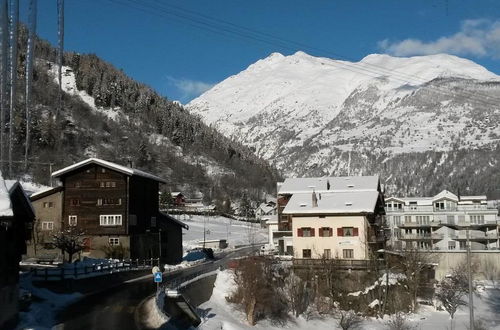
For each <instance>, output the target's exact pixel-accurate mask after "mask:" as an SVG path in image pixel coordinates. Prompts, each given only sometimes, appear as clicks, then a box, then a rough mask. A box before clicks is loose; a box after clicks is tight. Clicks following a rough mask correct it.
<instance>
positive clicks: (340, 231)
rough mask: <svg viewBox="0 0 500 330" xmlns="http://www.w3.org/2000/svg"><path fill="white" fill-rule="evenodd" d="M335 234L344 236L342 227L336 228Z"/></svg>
mask: <svg viewBox="0 0 500 330" xmlns="http://www.w3.org/2000/svg"><path fill="white" fill-rule="evenodd" d="M337 236H344V231H343V230H342V228H337Z"/></svg>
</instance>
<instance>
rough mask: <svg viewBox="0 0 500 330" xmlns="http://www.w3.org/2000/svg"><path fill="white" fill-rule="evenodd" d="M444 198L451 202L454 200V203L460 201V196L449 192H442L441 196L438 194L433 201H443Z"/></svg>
mask: <svg viewBox="0 0 500 330" xmlns="http://www.w3.org/2000/svg"><path fill="white" fill-rule="evenodd" d="M443 198H446V199H451V200H454V201H458V196H457V195H455V194H454V193H451V192H449V191H448V190H443V191H441V192H440V193H439V194H437V195H436V196H434V198H433V200H435V201H436V200H438V199H443Z"/></svg>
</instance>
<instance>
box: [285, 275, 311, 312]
mask: <svg viewBox="0 0 500 330" xmlns="http://www.w3.org/2000/svg"><path fill="white" fill-rule="evenodd" d="M304 276H305V279H302V278H301V277H300V276H298V275H296V274H295V273H294V272H293V271H291V272H290V273H289V275H288V276H287V277H286V278H285V287H284V289H285V296H286V298H287V299H288V303H289V306H290V309H291V310H292V312H293V314H294V315H295V317H298V316H299V315H301V314H303V313H304V312H305V311H306V310H307V307H308V306H309V303H310V302H311V301H312V299H313V295H314V294H313V290H312V288H311V278H310V277H311V273H310V272H309V271H307V272H305V273H304Z"/></svg>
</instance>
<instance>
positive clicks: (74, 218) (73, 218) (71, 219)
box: [68, 215, 77, 226]
mask: <svg viewBox="0 0 500 330" xmlns="http://www.w3.org/2000/svg"><path fill="white" fill-rule="evenodd" d="M76 222H77V216H76V215H70V216H68V224H69V225H70V226H76Z"/></svg>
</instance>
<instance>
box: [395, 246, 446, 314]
mask: <svg viewBox="0 0 500 330" xmlns="http://www.w3.org/2000/svg"><path fill="white" fill-rule="evenodd" d="M395 260H396V265H395V267H396V268H400V270H401V271H402V272H403V274H404V275H405V276H406V282H407V285H408V289H409V292H410V294H411V302H412V311H416V309H417V294H418V289H419V286H420V285H421V283H422V281H423V280H424V274H425V271H426V270H427V269H429V268H430V267H432V264H433V263H434V262H435V260H436V256H435V255H434V254H433V253H431V252H428V251H422V250H418V249H416V248H411V247H410V248H406V249H405V250H403V251H402V252H401V255H400V256H399V257H396V258H395Z"/></svg>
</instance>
